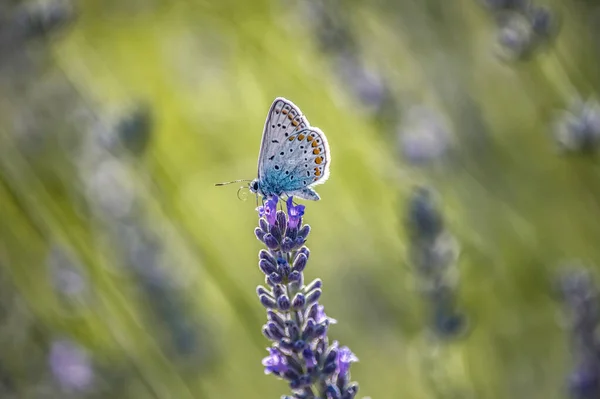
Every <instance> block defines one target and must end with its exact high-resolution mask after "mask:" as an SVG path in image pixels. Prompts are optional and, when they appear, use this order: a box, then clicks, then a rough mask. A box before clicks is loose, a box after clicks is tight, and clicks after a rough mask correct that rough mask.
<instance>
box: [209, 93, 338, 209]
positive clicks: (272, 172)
mask: <svg viewBox="0 0 600 399" xmlns="http://www.w3.org/2000/svg"><path fill="white" fill-rule="evenodd" d="M330 162H331V153H330V151H329V143H328V142H327V138H326V137H325V134H324V133H323V132H322V131H321V129H319V128H317V127H313V126H310V124H309V123H308V120H307V119H306V117H305V116H304V115H302V112H301V111H300V108H298V106H296V104H294V103H293V102H291V101H290V100H287V99H285V98H283V97H277V98H276V99H275V101H273V104H272V105H271V108H270V109H269V113H268V114H267V120H266V121H265V127H264V129H263V135H262V141H261V143H260V153H259V155H258V176H257V178H256V179H254V180H251V181H250V183H249V184H248V188H249V189H250V191H251V192H253V193H256V194H257V195H261V196H263V197H272V196H277V197H281V196H282V195H287V196H288V197H292V196H294V197H298V198H302V199H306V200H312V201H318V200H319V199H320V197H319V194H317V193H316V192H315V191H314V190H313V189H312V187H313V186H316V185H318V184H323V183H325V181H326V180H327V179H328V178H329V165H330ZM236 181H244V180H236ZM229 183H234V182H228V183H219V184H217V185H224V184H229Z"/></svg>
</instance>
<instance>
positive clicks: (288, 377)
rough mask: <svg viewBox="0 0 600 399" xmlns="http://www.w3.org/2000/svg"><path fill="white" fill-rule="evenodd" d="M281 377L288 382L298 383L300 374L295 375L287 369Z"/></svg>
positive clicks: (294, 372)
mask: <svg viewBox="0 0 600 399" xmlns="http://www.w3.org/2000/svg"><path fill="white" fill-rule="evenodd" d="M283 377H284V378H285V379H286V380H288V381H290V382H291V381H298V380H299V379H300V373H297V372H296V371H294V370H291V369H288V370H287V371H286V372H285V373H284V374H283Z"/></svg>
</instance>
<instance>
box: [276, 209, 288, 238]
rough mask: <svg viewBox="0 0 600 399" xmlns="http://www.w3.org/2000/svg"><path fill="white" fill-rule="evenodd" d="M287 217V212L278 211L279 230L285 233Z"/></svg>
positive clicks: (277, 223) (277, 224)
mask: <svg viewBox="0 0 600 399" xmlns="http://www.w3.org/2000/svg"><path fill="white" fill-rule="evenodd" d="M286 224H287V223H286V217H285V212H283V211H278V212H277V222H276V224H275V225H276V226H277V227H278V228H279V230H280V231H281V232H282V233H283V232H284V231H285V226H286Z"/></svg>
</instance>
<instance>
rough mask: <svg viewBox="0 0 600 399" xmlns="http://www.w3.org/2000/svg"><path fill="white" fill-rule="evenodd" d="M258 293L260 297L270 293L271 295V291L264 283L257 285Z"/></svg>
mask: <svg viewBox="0 0 600 399" xmlns="http://www.w3.org/2000/svg"><path fill="white" fill-rule="evenodd" d="M256 295H258V296H259V297H260V296H261V295H268V296H271V293H270V292H269V291H268V290H267V289H266V288H265V287H263V286H262V285H259V286H258V287H256Z"/></svg>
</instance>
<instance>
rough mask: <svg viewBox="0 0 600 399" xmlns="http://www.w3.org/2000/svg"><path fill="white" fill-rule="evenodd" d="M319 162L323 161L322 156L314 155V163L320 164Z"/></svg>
mask: <svg viewBox="0 0 600 399" xmlns="http://www.w3.org/2000/svg"><path fill="white" fill-rule="evenodd" d="M321 162H323V157H316V158H315V163H316V164H317V165H320V164H321Z"/></svg>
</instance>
